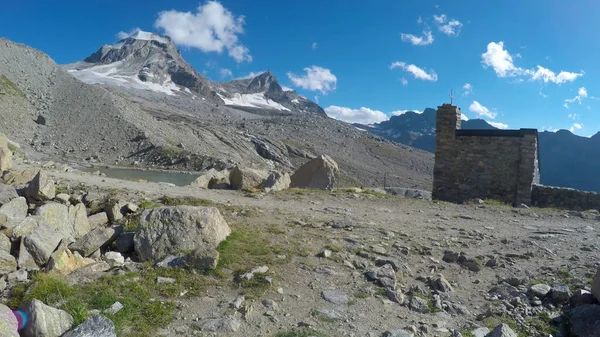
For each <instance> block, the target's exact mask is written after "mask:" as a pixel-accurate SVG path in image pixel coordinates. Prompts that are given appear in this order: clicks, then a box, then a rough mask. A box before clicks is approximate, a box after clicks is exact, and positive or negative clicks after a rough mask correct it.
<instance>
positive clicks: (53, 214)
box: [35, 202, 75, 238]
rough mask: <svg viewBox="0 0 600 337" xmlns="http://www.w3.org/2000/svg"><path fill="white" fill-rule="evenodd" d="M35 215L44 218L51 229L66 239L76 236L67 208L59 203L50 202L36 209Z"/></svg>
mask: <svg viewBox="0 0 600 337" xmlns="http://www.w3.org/2000/svg"><path fill="white" fill-rule="evenodd" d="M35 215H38V216H40V217H42V218H43V219H44V220H45V221H46V223H48V225H49V226H50V227H52V228H53V229H54V230H56V231H57V232H60V233H62V234H63V237H64V238H72V237H73V236H74V234H75V230H74V229H73V223H72V222H71V217H70V216H69V208H68V207H67V206H65V205H63V204H59V203H57V202H49V203H46V204H43V205H42V206H40V207H38V208H36V210H35Z"/></svg>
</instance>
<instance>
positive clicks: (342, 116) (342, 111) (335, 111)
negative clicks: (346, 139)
mask: <svg viewBox="0 0 600 337" xmlns="http://www.w3.org/2000/svg"><path fill="white" fill-rule="evenodd" d="M325 113H326V114H327V116H329V117H331V118H335V119H339V120H342V121H344V122H348V123H361V124H373V123H379V122H383V121H385V120H388V116H387V115H386V114H385V113H383V112H381V111H379V110H371V109H369V108H365V107H362V108H360V109H350V108H346V107H341V106H336V105H331V106H329V107H327V108H325Z"/></svg>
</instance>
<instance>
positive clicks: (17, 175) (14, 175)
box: [3, 167, 40, 186]
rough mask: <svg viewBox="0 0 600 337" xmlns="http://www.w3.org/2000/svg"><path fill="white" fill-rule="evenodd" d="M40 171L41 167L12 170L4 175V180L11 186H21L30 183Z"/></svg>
mask: <svg viewBox="0 0 600 337" xmlns="http://www.w3.org/2000/svg"><path fill="white" fill-rule="evenodd" d="M39 172H40V169H39V168H34V167H28V168H25V169H21V170H11V171H9V172H8V174H5V175H4V176H3V178H4V181H5V182H6V183H7V184H9V185H11V186H21V185H24V184H27V183H29V182H30V181H31V180H33V178H34V177H35V176H36V175H37V174H38V173H39Z"/></svg>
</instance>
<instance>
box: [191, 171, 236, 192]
mask: <svg viewBox="0 0 600 337" xmlns="http://www.w3.org/2000/svg"><path fill="white" fill-rule="evenodd" d="M190 186H194V187H200V188H210V189H224V188H227V187H229V172H228V171H227V170H223V171H217V170H215V169H213V168H211V169H210V170H208V171H206V172H205V173H204V174H202V175H201V176H199V177H198V178H196V180H194V181H193V182H192V183H191V184H190Z"/></svg>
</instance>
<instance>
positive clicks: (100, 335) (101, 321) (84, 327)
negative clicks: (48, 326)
mask: <svg viewBox="0 0 600 337" xmlns="http://www.w3.org/2000/svg"><path fill="white" fill-rule="evenodd" d="M62 337H117V333H116V332H115V324H114V323H113V322H112V321H111V320H110V319H109V318H107V317H106V316H103V315H92V316H90V317H88V319H86V320H85V321H83V323H81V324H80V325H79V326H77V327H76V328H75V329H73V330H71V331H69V332H67V333H66V334H64V335H62Z"/></svg>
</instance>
